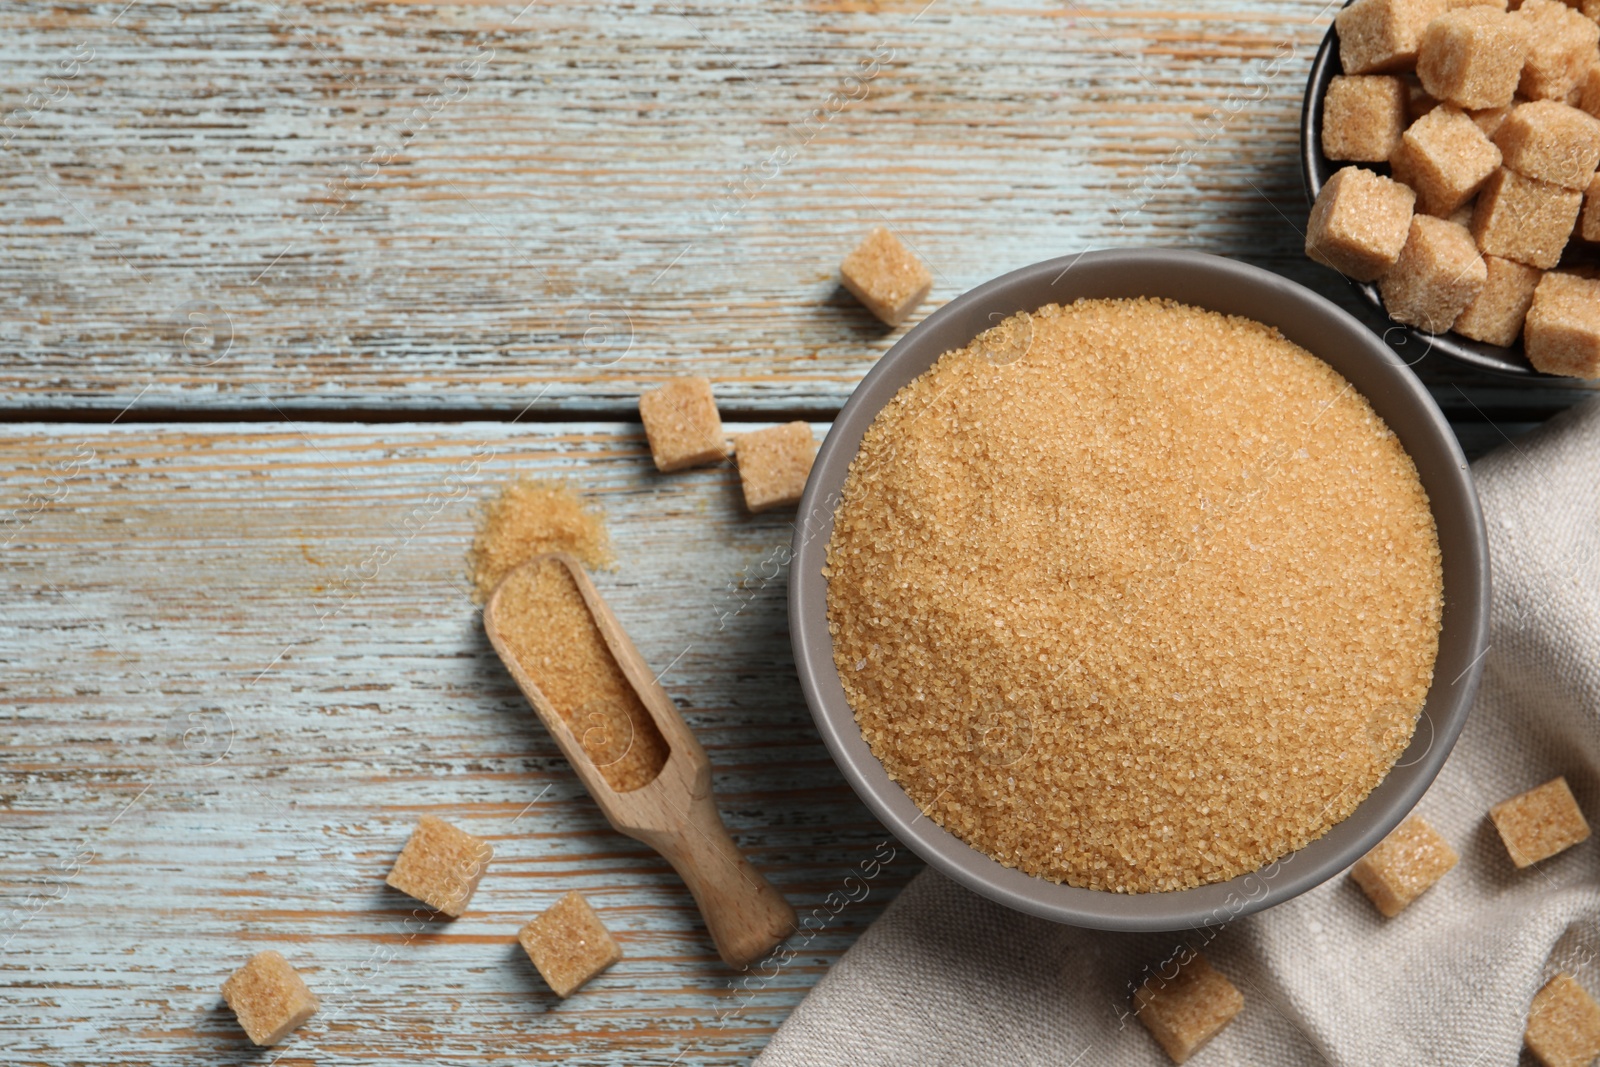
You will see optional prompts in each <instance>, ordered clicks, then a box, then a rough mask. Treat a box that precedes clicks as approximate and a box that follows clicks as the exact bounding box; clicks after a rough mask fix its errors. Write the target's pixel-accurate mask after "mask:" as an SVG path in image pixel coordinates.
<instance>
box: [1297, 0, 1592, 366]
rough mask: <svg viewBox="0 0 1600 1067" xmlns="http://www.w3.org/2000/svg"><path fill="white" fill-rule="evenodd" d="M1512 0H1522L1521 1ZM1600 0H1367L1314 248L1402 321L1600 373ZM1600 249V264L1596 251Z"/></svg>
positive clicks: (1350, 15)
mask: <svg viewBox="0 0 1600 1067" xmlns="http://www.w3.org/2000/svg"><path fill="white" fill-rule="evenodd" d="M1514 2H1515V0H1513V3H1514ZM1596 20H1600V0H1584V3H1583V6H1582V8H1581V9H1580V8H1579V7H1577V6H1576V4H1575V5H1574V6H1568V5H1567V4H1566V3H1563V2H1562V0H1523V2H1522V3H1521V5H1520V6H1518V7H1517V8H1516V10H1508V9H1507V0H1482V2H1479V0H1355V2H1354V3H1352V4H1350V5H1349V6H1348V7H1346V8H1344V10H1342V11H1341V12H1340V13H1339V15H1338V18H1337V20H1336V30H1337V33H1338V37H1339V61H1340V65H1341V66H1342V67H1343V69H1344V73H1343V74H1341V75H1338V76H1336V77H1335V78H1334V79H1333V81H1332V83H1331V84H1330V85H1329V86H1328V91H1327V95H1326V97H1325V98H1324V100H1323V110H1322V152H1323V155H1325V156H1327V157H1328V158H1329V159H1330V160H1334V161H1338V162H1349V163H1352V164H1363V163H1365V164H1377V165H1383V164H1387V166H1388V171H1389V173H1388V175H1384V174H1380V173H1379V172H1378V171H1377V170H1375V169H1369V168H1367V167H1362V166H1347V167H1344V168H1343V169H1341V170H1339V171H1337V172H1336V173H1335V174H1334V175H1333V177H1332V178H1331V179H1329V181H1328V183H1327V184H1326V185H1324V186H1323V188H1322V191H1321V193H1320V194H1318V196H1317V201H1316V204H1315V205H1314V206H1313V207H1312V209H1311V219H1310V222H1309V224H1308V225H1307V227H1306V254H1307V255H1308V256H1310V257H1311V258H1312V259H1314V260H1316V261H1318V262H1319V263H1324V264H1326V265H1328V266H1330V267H1333V268H1334V269H1335V270H1338V271H1341V272H1342V273H1344V274H1345V275H1347V276H1349V277H1350V278H1353V279H1355V280H1357V281H1363V282H1371V281H1375V282H1377V284H1378V290H1379V293H1380V294H1381V295H1382V297H1383V305H1384V309H1385V310H1386V311H1387V312H1388V314H1389V317H1390V318H1392V319H1394V320H1395V321H1397V322H1403V323H1405V324H1407V325H1409V326H1415V327H1417V328H1419V329H1422V330H1426V331H1428V332H1430V333H1442V332H1444V331H1446V330H1454V331H1455V332H1456V333H1458V334H1461V335H1462V336H1464V337H1469V338H1472V339H1473V340H1476V341H1483V342H1485V343H1488V344H1492V345H1501V346H1508V345H1511V344H1514V343H1515V342H1516V340H1517V337H1518V336H1519V335H1520V336H1521V337H1522V339H1523V350H1524V351H1525V352H1526V354H1527V356H1528V359H1529V361H1530V362H1531V363H1532V364H1533V365H1534V367H1535V368H1537V369H1539V370H1541V371H1544V372H1546V373H1550V374H1564V375H1571V376H1574V377H1580V378H1593V377H1600V270H1596V269H1593V268H1592V267H1590V266H1586V265H1584V260H1585V258H1586V257H1587V258H1589V259H1593V258H1594V252H1595V250H1596V246H1597V245H1600V176H1597V175H1596V166H1597V164H1600V23H1597V21H1596ZM1597 262H1600V261H1597Z"/></svg>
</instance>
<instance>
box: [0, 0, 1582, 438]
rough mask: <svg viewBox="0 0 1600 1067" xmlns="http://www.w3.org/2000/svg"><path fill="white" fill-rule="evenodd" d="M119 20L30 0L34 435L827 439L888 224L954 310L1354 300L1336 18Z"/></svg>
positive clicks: (18, 36) (874, 334)
mask: <svg viewBox="0 0 1600 1067" xmlns="http://www.w3.org/2000/svg"><path fill="white" fill-rule="evenodd" d="M121 7H122V5H121V4H120V3H99V4H82V3H78V4H74V3H67V4H61V3H56V2H53V0H52V2H48V3H47V2H44V0H25V2H21V3H14V4H8V5H6V7H5V9H4V11H0V72H3V73H0V78H3V79H4V80H3V82H0V104H3V105H4V108H5V111H4V115H5V116H6V118H5V120H4V121H5V122H6V123H7V124H8V127H7V128H6V129H0V141H5V142H6V147H5V148H4V149H0V183H3V188H4V189H5V191H6V195H5V197H4V198H3V200H0V247H4V249H5V250H6V255H5V256H4V257H3V258H0V308H4V309H5V315H4V316H3V321H0V351H3V352H4V353H5V354H6V356H7V357H8V358H7V359H6V361H5V364H4V366H3V368H0V396H3V397H4V401H5V405H6V406H7V407H8V408H9V409H10V410H11V411H13V412H18V411H24V412H25V411H36V412H51V413H55V414H60V413H62V412H64V411H68V410H72V411H77V410H83V409H88V410H91V411H95V412H99V413H101V415H102V417H109V416H110V415H112V414H115V413H116V412H119V411H121V410H122V409H123V408H124V407H126V406H127V405H128V404H130V402H133V401H134V400H135V399H137V401H138V404H137V405H136V411H135V417H138V412H139V411H145V412H151V413H155V415H154V416H153V417H160V416H165V415H168V414H171V413H174V412H194V411H197V410H198V411H203V412H204V411H209V412H236V413H237V412H247V411H248V412H256V413H266V414H271V413H272V412H273V410H274V409H275V408H276V409H282V410H285V411H292V410H301V411H317V412H324V413H326V412H345V413H348V412H350V411H352V410H356V411H362V412H367V413H379V414H392V413H395V412H412V413H433V414H440V413H445V414H448V413H451V412H473V411H486V410H492V411H496V412H512V411H519V410H521V409H522V408H523V407H524V406H525V405H528V404H530V403H531V404H532V405H533V409H534V411H535V412H551V413H553V412H566V413H571V412H591V413H610V414H614V413H616V412H618V411H621V410H622V409H624V408H626V407H627V406H629V405H631V403H632V402H633V400H634V398H635V397H636V396H637V394H638V392H639V391H640V389H641V388H643V387H645V386H647V385H649V384H651V383H653V382H656V381H658V380H660V379H661V378H662V377H664V376H667V375H671V374H675V373H681V372H685V371H692V372H695V373H700V374H704V375H706V376H708V377H710V378H711V379H712V380H713V382H714V383H715V385H716V389H717V393H718V396H719V398H720V399H721V400H722V402H723V404H724V406H725V408H726V410H728V411H731V412H733V413H735V414H738V413H741V412H742V413H746V414H749V413H751V412H762V411H766V412H773V413H776V412H780V411H782V412H789V411H800V412H808V411H809V412H816V413H819V414H824V415H825V413H826V412H827V411H830V410H832V409H833V408H835V407H836V406H837V405H838V404H839V403H840V402H841V400H842V399H843V398H844V397H845V396H846V395H847V394H848V392H849V390H850V389H851V388H852V387H853V386H854V384H855V382H856V381H857V380H858V379H859V378H860V376H861V374H862V373H863V372H864V371H865V370H866V368H867V367H869V366H870V365H871V363H872V361H873V360H874V359H875V358H876V357H877V356H878V355H879V354H881V353H882V352H883V351H884V350H885V349H886V348H887V347H888V345H889V344H891V343H892V342H893V340H894V339H895V337H897V336H898V335H899V334H898V332H896V331H889V330H886V329H884V328H882V327H880V326H879V325H878V324H877V323H876V320H873V319H872V318H871V317H870V316H869V315H867V314H866V313H865V312H864V311H863V310H861V309H860V308H859V307H858V306H856V305H855V303H854V301H853V300H851V299H850V298H849V297H848V296H847V295H846V294H845V293H844V292H843V290H841V289H840V288H839V287H838V286H837V284H836V281H835V278H836V270H837V265H838V263H839V260H840V259H841V258H842V257H843V255H844V254H845V252H847V251H848V250H849V249H850V248H851V247H852V245H853V244H854V242H855V241H856V240H857V239H858V238H859V236H860V235H861V234H862V233H863V232H864V231H865V230H866V229H867V228H868V227H869V226H871V225H874V224H877V223H880V222H886V223H888V224H890V225H891V226H893V227H894V228H895V229H896V230H897V231H898V232H900V233H901V234H902V235H903V236H904V237H905V238H906V240H907V241H908V242H909V243H910V244H911V245H912V246H913V247H914V248H915V249H916V250H917V251H918V252H919V253H920V254H921V255H922V256H923V257H924V258H925V259H926V260H927V262H928V263H929V264H930V266H931V267H932V268H933V270H934V273H935V288H934V294H933V300H932V301H930V303H929V304H928V305H926V306H925V308H924V309H923V310H924V312H926V310H928V309H931V308H932V307H934V306H936V305H937V304H938V303H940V302H942V301H945V300H948V299H949V298H951V297H952V296H955V295H956V294H958V293H960V292H962V291H964V290H966V289H968V288H971V287H972V286H974V285H975V284H977V283H979V282H981V281H983V280H986V279H988V278H991V277H993V276H995V275H997V274H999V273H1002V272H1004V271H1006V270H1009V269H1012V268H1015V267H1018V266H1021V265H1023V264H1026V263H1029V262H1033V261H1035V260H1039V259H1044V258H1048V257H1051V256H1057V255H1064V254H1068V253H1072V252H1076V251H1080V250H1082V249H1085V248H1094V247H1107V246H1115V245H1134V244H1144V245H1149V244H1159V245H1182V246H1188V247H1193V248H1200V249H1204V250H1207V251H1212V252H1218V253H1223V254H1227V255H1234V256H1238V257H1241V258H1244V259H1246V260H1249V261H1252V262H1255V263H1258V264H1262V265H1265V266H1268V267H1270V268H1273V269H1275V270H1279V271H1281V272H1283V273H1285V274H1287V275H1289V276H1291V277H1293V278H1296V279H1297V280H1300V281H1303V282H1305V283H1307V284H1309V285H1311V286H1313V287H1314V288H1316V289H1318V290H1320V291H1322V292H1324V293H1327V294H1329V295H1331V296H1333V297H1334V298H1335V299H1337V300H1339V301H1340V302H1341V303H1342V304H1344V305H1345V306H1346V307H1350V308H1352V309H1355V308H1356V307H1357V304H1356V301H1355V299H1354V297H1353V295H1352V294H1351V293H1349V292H1348V290H1347V287H1346V286H1344V284H1343V283H1342V282H1341V281H1340V279H1338V278H1337V276H1335V275H1334V274H1333V273H1332V272H1330V271H1326V270H1324V269H1322V268H1319V267H1317V266H1315V265H1313V264H1311V263H1310V262H1308V261H1307V260H1306V259H1305V257H1304V256H1303V255H1302V254H1301V251H1300V244H1301V237H1300V233H1299V228H1300V227H1301V226H1302V225H1303V219H1304V216H1305V203H1304V200H1303V196H1302V193H1301V187H1300V178H1299V170H1298V164H1297V162H1296V139H1297V133H1296V121H1297V116H1298V113H1299V107H1300V99H1301V94H1302V92H1303V88H1304V83H1305V78H1306V73H1307V70H1308V68H1309V64H1310V60H1311V57H1312V55H1313V53H1314V51H1315V47H1316V45H1317V43H1318V42H1319V40H1320V39H1321V36H1322V34H1323V33H1324V31H1325V29H1326V27H1327V25H1328V22H1329V18H1330V14H1331V13H1330V10H1329V7H1328V5H1327V4H1326V3H1325V2H1324V0H1272V2H1270V3H1255V4H1250V5H1240V4H1238V3H1237V2H1236V0H1186V2H1185V3H1183V4H1181V5H1177V6H1174V5H1172V4H1170V3H1155V2H1153V0H1136V2H1134V3H1131V4H1119V5H1100V6H1097V7H1087V8H1086V7H1078V6H1073V5H1065V6H1063V5H1060V4H1051V3H1022V4H1014V5H1006V6H995V5H988V4H979V3H976V2H973V0H935V2H933V3H931V4H925V3H924V0H908V2H888V3H869V2H866V0H835V2H799V3H797V2H793V0H790V2H780V3H775V4H760V5H743V6H739V7H725V6H718V5H706V4H695V3H686V4H680V3H677V2H674V0H667V2H665V3H645V4H636V3H628V2H623V3H614V4H589V3H555V4H545V3H540V4H534V5H529V6H527V7H524V6H523V5H522V4H521V3H519V2H513V3H511V4H471V5H461V4H456V5H445V4H435V3H396V4H372V3H359V2H351V0H344V2H333V3H318V4H315V5H307V4H304V3H291V2H284V3H278V2H277V0H260V2H244V3H213V4H210V5H204V6H200V5H178V4H171V5H169V4H160V3H151V4H146V3H137V4H134V5H133V6H132V7H130V8H129V9H128V10H126V11H125V12H123V13H122V14H121V15H120V17H118V11H119V10H120V9H121ZM1421 367H1422V370H1423V372H1424V373H1425V375H1427V376H1428V377H1429V378H1430V379H1432V380H1435V381H1437V382H1439V383H1440V387H1441V391H1440V397H1441V400H1442V401H1444V402H1445V403H1446V404H1447V405H1450V406H1451V407H1452V408H1453V409H1461V410H1462V411H1467V410H1469V407H1470V404H1469V402H1468V401H1466V400H1463V399H1462V398H1461V397H1459V396H1457V395H1456V391H1455V389H1454V388H1453V387H1452V384H1453V383H1457V382H1460V383H1463V384H1468V385H1470V386H1471V388H1472V389H1473V390H1474V392H1473V393H1472V399H1471V402H1475V403H1477V404H1478V405H1480V406H1486V407H1489V408H1498V407H1501V406H1504V405H1507V404H1513V405H1514V404H1523V405H1529V404H1532V405H1534V406H1535V407H1536V408H1537V410H1538V411H1539V412H1540V413H1541V414H1542V413H1547V412H1548V411H1549V410H1552V409H1553V408H1554V407H1559V406H1562V405H1564V404H1565V403H1568V402H1570V397H1571V394H1572V390H1571V389H1569V388H1566V387H1561V386H1555V387H1544V388H1542V390H1541V391H1540V393H1539V394H1538V395H1537V396H1532V395H1530V394H1528V393H1525V392H1517V391H1516V390H1515V388H1514V387H1513V388H1512V389H1509V390H1508V389H1507V388H1505V387H1504V383H1497V382H1496V381H1495V380H1493V379H1485V378H1482V377H1479V376H1476V375H1474V374H1471V373H1468V372H1466V371H1463V370H1460V369H1458V368H1456V367H1454V366H1453V365H1450V364H1447V363H1443V362H1437V361H1435V360H1432V359H1430V360H1428V361H1425V362H1424V363H1423V364H1422V365H1421Z"/></svg>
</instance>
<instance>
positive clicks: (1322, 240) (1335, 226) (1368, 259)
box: [1306, 167, 1416, 282]
mask: <svg viewBox="0 0 1600 1067" xmlns="http://www.w3.org/2000/svg"><path fill="white" fill-rule="evenodd" d="M1415 200H1416V194H1415V193H1413V192H1412V191H1411V190H1410V189H1408V188H1406V187H1405V186H1404V185H1401V184H1400V183H1399V182H1396V181H1393V180H1391V179H1389V178H1385V177H1384V176H1383V175H1381V174H1374V173H1373V172H1372V171H1370V170H1366V169H1364V168H1362V167H1345V168H1344V169H1342V170H1339V171H1336V172H1335V173H1334V175H1333V177H1332V178H1329V179H1328V184H1326V185H1324V186H1323V187H1322V191H1321V192H1320V193H1318V194H1317V202H1316V203H1315V204H1313V205H1312V206H1311V218H1310V219H1309V220H1308V221H1307V222H1306V255H1308V256H1310V257H1311V258H1312V259H1314V260H1316V261H1317V262H1318V263H1321V264H1324V265H1325V266H1329V267H1332V268H1333V269H1334V270H1336V271H1339V272H1340V273H1342V274H1345V275H1347V276H1348V277H1351V278H1354V279H1355V280H1356V281H1358V282H1370V281H1372V280H1373V279H1374V278H1376V277H1378V275H1380V274H1382V273H1383V272H1384V271H1386V270H1388V269H1389V268H1390V267H1392V266H1394V261H1395V260H1396V259H1398V258H1399V256H1400V250H1401V249H1402V248H1404V247H1405V243H1406V234H1407V233H1408V232H1410V228H1411V208H1412V204H1413V203H1414V202H1415Z"/></svg>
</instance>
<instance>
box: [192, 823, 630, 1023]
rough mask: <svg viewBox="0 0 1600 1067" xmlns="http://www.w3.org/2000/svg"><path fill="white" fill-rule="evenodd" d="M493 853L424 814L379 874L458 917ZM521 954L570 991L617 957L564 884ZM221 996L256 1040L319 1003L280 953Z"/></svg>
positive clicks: (596, 920) (237, 975)
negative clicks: (563, 892)
mask: <svg viewBox="0 0 1600 1067" xmlns="http://www.w3.org/2000/svg"><path fill="white" fill-rule="evenodd" d="M493 857H494V849H493V847H492V846H490V844H489V842H487V841H485V840H484V839H483V838H481V837H475V836H473V835H472V834H469V833H467V832H466V831H465V830H461V829H459V828H457V827H455V826H452V825H451V824H449V823H447V822H445V821H444V820H443V819H439V818H435V817H434V816H432V815H424V816H423V817H422V819H421V821H419V822H418V823H417V826H416V829H415V830H413V831H412V833H411V837H410V839H409V840H407V841H406V844H405V847H404V848H403V849H401V850H400V857H399V858H398V859H396V860H395V862H394V867H393V868H392V869H391V870H390V871H389V876H388V878H386V879H385V881H386V882H388V884H389V885H391V886H393V887H394V888H395V889H398V890H399V891H400V892H402V893H404V894H406V895H407V896H409V897H412V898H414V899H416V900H419V901H421V902H422V903H423V904H426V905H427V906H428V908H429V909H431V910H432V911H433V912H435V913H437V914H439V915H445V916H449V917H450V918H452V919H457V918H460V917H461V915H462V913H464V912H465V911H466V910H467V905H468V904H469V903H470V902H471V901H472V895H473V894H474V893H476V892H477V890H478V883H479V881H481V880H482V878H483V874H484V871H485V870H487V869H488V866H489V861H490V860H491V859H492V858H493ZM517 941H518V942H520V943H521V945H522V947H523V949H524V951H526V952H527V954H528V958H529V959H530V960H532V961H533V965H534V967H535V968H537V969H538V971H539V974H540V975H541V976H542V977H543V978H544V980H545V982H546V984H548V985H549V986H550V988H551V989H552V990H554V991H555V994H556V996H558V997H563V998H564V997H569V996H571V995H572V994H573V993H575V992H577V991H578V989H579V988H580V987H581V986H583V985H584V984H585V983H586V982H588V981H589V980H590V979H591V978H594V977H595V976H596V975H598V974H599V973H600V972H601V971H604V970H605V969H606V968H607V967H610V966H611V965H612V964H613V963H616V962H617V961H618V960H620V959H621V958H622V950H621V949H619V948H618V947H617V942H616V941H615V939H613V938H612V936H611V932H610V931H609V930H607V929H606V927H605V924H604V923H602V922H601V921H600V917H599V916H598V915H596V914H595V911H594V909H593V908H592V907H590V906H589V902H588V901H587V900H585V899H584V897H583V896H582V895H581V894H579V893H577V892H569V893H567V894H566V895H565V896H563V897H562V898H561V899H560V900H558V901H556V903H555V904H553V905H551V906H550V907H549V908H548V909H547V910H545V912H544V913H543V914H541V915H539V916H538V917H537V918H535V919H534V920H533V921H532V922H530V923H528V924H527V925H526V926H524V927H523V928H522V929H521V930H519V931H518V932H517ZM222 997H223V999H224V1000H226V1001H227V1002H228V1007H230V1008H232V1009H233V1012H234V1014H235V1015H236V1016H238V1018H239V1025H240V1026H242V1027H243V1028H244V1032H245V1034H246V1035H247V1036H249V1038H250V1040H251V1041H252V1042H254V1043H255V1044H257V1045H275V1044H277V1043H278V1042H279V1041H282V1040H283V1039H284V1038H285V1037H287V1036H288V1035H289V1033H290V1032H291V1031H293V1030H295V1029H296V1028H298V1027H299V1026H300V1024H302V1023H304V1022H305V1021H306V1020H307V1019H309V1018H311V1016H312V1015H313V1014H314V1013H315V1012H316V1010H317V1008H318V1007H319V1005H318V1003H317V998H316V995H315V994H313V993H312V992H311V990H310V989H309V988H307V986H306V983H305V979H303V978H301V977H300V973H299V972H298V971H296V970H295V969H294V967H293V966H292V965H291V964H290V963H289V961H288V960H286V959H284V957H283V956H282V954H280V953H278V952H274V951H272V950H270V949H269V950H267V951H265V952H259V953H257V954H256V955H255V956H253V957H251V959H250V961H249V962H248V963H246V964H245V965H244V966H243V967H240V968H239V969H238V970H237V971H235V972H234V973H233V975H232V976H231V977H230V978H229V979H228V980H227V982H225V983H224V984H223V986H222Z"/></svg>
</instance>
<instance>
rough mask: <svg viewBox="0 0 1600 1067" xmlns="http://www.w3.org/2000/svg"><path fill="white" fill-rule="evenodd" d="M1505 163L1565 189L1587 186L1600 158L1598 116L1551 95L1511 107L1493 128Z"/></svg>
mask: <svg viewBox="0 0 1600 1067" xmlns="http://www.w3.org/2000/svg"><path fill="white" fill-rule="evenodd" d="M1494 143H1495V146H1496V147H1497V148H1499V149H1500V154H1501V156H1502V157H1503V158H1504V160H1505V165H1506V167H1507V168H1508V169H1510V170H1514V171H1516V172H1517V173H1518V174H1520V175H1522V176H1523V177H1525V178H1538V179H1539V180H1540V181H1546V182H1553V183H1555V184H1556V185H1563V186H1566V187H1567V188H1568V189H1585V188H1587V187H1588V185H1589V182H1590V181H1591V180H1593V178H1594V169H1595V166H1596V165H1597V164H1600V119H1597V118H1595V117H1594V116H1592V115H1588V114H1585V113H1584V112H1582V111H1579V110H1578V109H1577V108H1575V107H1568V106H1567V105H1566V104H1563V103H1559V102H1558V101H1555V100H1535V101H1533V102H1532V103H1528V104H1518V105H1517V106H1516V107H1514V108H1512V109H1511V114H1510V115H1509V116H1507V118H1506V120H1505V122H1503V123H1501V124H1500V129H1499V130H1497V131H1496V132H1495V135H1494Z"/></svg>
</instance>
